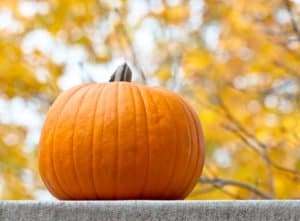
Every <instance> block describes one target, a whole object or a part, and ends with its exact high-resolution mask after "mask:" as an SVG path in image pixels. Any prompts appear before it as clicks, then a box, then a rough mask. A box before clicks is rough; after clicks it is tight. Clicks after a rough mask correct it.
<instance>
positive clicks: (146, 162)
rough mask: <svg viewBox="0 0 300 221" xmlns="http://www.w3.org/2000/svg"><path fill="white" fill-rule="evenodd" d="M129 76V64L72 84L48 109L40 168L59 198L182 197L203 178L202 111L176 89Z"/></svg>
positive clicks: (41, 142) (49, 186)
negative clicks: (98, 80) (102, 79)
mask: <svg viewBox="0 0 300 221" xmlns="http://www.w3.org/2000/svg"><path fill="white" fill-rule="evenodd" d="M130 79H131V72H130V70H129V69H128V66H126V64H125V65H123V66H121V67H120V68H119V69H118V70H117V72H116V73H115V74H114V75H113V77H112V79H111V82H109V83H103V84H93V83H88V84H83V85H80V86H77V87H74V88H72V89H70V90H68V91H66V92H63V93H62V94H61V95H60V96H59V97H58V98H57V99H56V101H55V102H54V104H53V105H52V107H51V108H50V110H49V112H48V114H47V118H46V121H45V123H44V127H43V130H42V136H41V139H40V145H39V170H40V175H41V177H42V180H43V181H44V183H45V185H46V187H47V188H48V189H49V191H50V192H51V193H52V194H53V195H54V196H56V197H57V198H59V199H65V200H79V199H183V198H185V197H186V196H187V195H188V194H189V193H190V192H191V190H192V189H193V187H194V186H195V184H196V183H197V180H198V178H199V176H200V174H201V171H202V167H203V162H204V142H203V134H202V130H201V125H200V122H199V120H198V117H197V114H196V113H195V112H194V111H193V109H192V108H191V107H190V106H189V105H188V104H187V103H186V102H185V101H184V100H183V98H182V97H180V96H179V95H178V94H176V93H174V92H172V91H170V90H167V89H165V88H161V87H149V86H145V85H142V84H139V83H132V82H128V81H130ZM124 80H125V81H124Z"/></svg>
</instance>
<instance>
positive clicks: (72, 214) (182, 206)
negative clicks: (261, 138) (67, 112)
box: [0, 201, 300, 221]
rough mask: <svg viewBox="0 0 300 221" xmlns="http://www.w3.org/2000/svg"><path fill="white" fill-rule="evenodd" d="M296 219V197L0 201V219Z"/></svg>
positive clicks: (298, 215)
mask: <svg viewBox="0 0 300 221" xmlns="http://www.w3.org/2000/svg"><path fill="white" fill-rule="evenodd" d="M8 220H9V221H14V220H18V221H34V220H40V221H50V220H51V221H52V220H53V221H68V220H78V221H87V220H89V221H94V220H108V221H109V220H133V221H134V220H155V221H158V220H180V221H181V220H207V221H216V220H222V221H226V220H230V221H231V220H232V221H233V220H234V221H238V220H245V221H246V220H247V221H256V220H266V221H275V220H276V221H277V220H281V221H282V220H283V221H289V220H293V221H294V220H300V201H55V202H38V201H0V221H8Z"/></svg>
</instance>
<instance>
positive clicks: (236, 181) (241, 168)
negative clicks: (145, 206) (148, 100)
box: [0, 0, 300, 200]
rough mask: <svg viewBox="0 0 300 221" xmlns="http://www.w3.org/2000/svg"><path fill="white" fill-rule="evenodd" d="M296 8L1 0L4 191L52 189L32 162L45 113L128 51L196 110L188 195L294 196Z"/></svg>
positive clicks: (232, 2) (298, 179) (204, 1)
mask: <svg viewBox="0 0 300 221" xmlns="http://www.w3.org/2000/svg"><path fill="white" fill-rule="evenodd" d="M299 16H300V1H298V0H294V1H291V0H269V1H264V0H252V1H246V0H64V1H60V0H1V2H0V199H39V200H53V199H54V198H53V197H51V195H50V194H49V193H48V192H47V190H45V187H44V185H43V184H42V182H41V180H40V178H39V175H38V171H37V148H38V141H39V136H40V131H41V127H42V123H43V121H44V117H45V113H46V112H47V110H48V108H49V106H50V105H51V103H52V102H53V101H54V100H55V98H56V97H57V96H58V94H59V93H60V92H61V91H63V90H66V89H69V88H70V87H72V86H75V85H78V84H81V83H83V82H88V81H94V82H106V81H108V79H109V77H110V75H111V74H112V72H113V71H114V69H115V68H116V67H117V66H118V65H119V64H121V63H123V62H124V61H127V62H128V63H129V64H130V66H131V67H132V68H133V70H134V79H135V80H136V81H140V82H145V83H147V84H148V85H162V86H165V87H168V88H170V89H172V90H174V91H177V92H178V93H180V94H182V95H183V96H184V97H185V98H186V99H187V100H188V101H189V102H190V103H191V104H192V105H193V106H194V108H196V110H197V112H198V114H199V118H200V119H201V121H202V125H203V129H204V134H205V137H206V145H207V149H206V153H207V157H206V162H205V168H204V171H203V176H202V177H201V178H200V180H199V184H198V185H197V186H196V187H195V189H194V191H193V192H192V194H191V195H190V196H189V199H274V198H279V199H287V198H289V199H297V198H300V189H299V184H300V17H299ZM144 76H145V79H144Z"/></svg>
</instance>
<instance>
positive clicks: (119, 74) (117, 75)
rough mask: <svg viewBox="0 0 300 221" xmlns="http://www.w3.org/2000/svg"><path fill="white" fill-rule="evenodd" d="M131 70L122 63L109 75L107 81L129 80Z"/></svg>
mask: <svg viewBox="0 0 300 221" xmlns="http://www.w3.org/2000/svg"><path fill="white" fill-rule="evenodd" d="M131 77H132V72H131V70H130V68H129V66H128V65H127V64H126V63H124V64H122V65H120V66H119V67H118V68H117V70H116V71H115V72H114V73H113V75H112V76H111V78H110V80H109V82H115V81H128V82H131Z"/></svg>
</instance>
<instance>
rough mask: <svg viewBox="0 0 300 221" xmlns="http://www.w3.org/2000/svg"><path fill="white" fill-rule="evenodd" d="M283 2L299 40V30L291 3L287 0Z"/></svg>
mask: <svg viewBox="0 0 300 221" xmlns="http://www.w3.org/2000/svg"><path fill="white" fill-rule="evenodd" d="M284 4H285V7H286V9H287V11H288V12H289V14H290V17H291V24H292V28H293V30H294V32H295V34H296V35H297V38H298V40H299V41H300V30H299V27H298V25H297V21H296V18H295V15H294V13H293V9H292V6H291V3H290V1H289V0H284Z"/></svg>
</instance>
